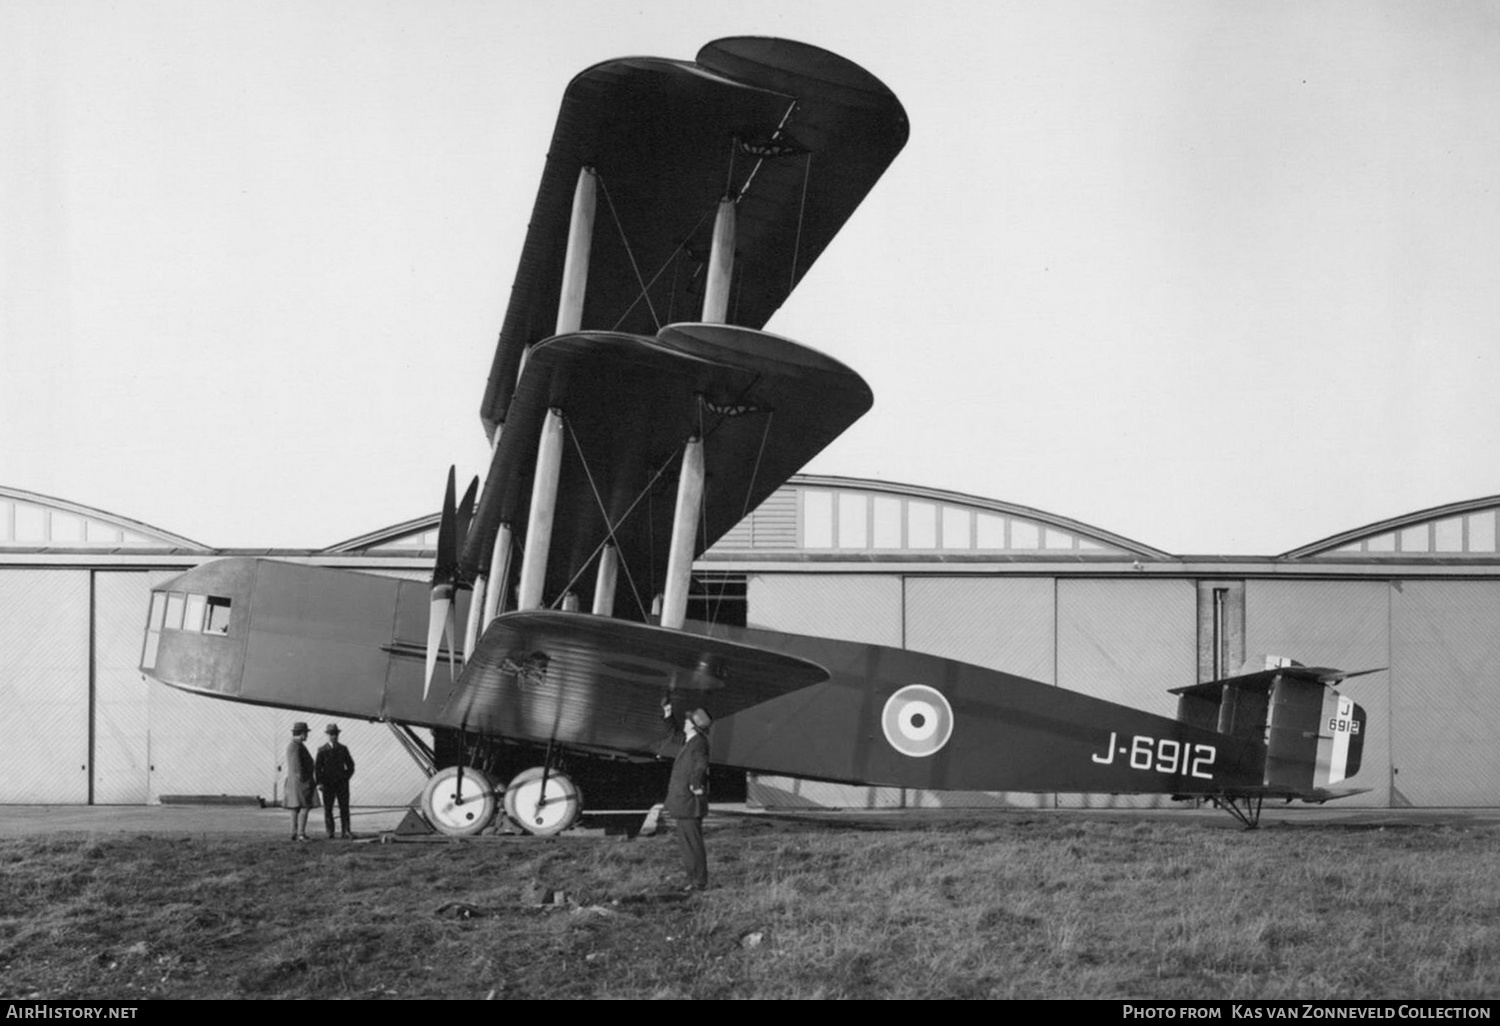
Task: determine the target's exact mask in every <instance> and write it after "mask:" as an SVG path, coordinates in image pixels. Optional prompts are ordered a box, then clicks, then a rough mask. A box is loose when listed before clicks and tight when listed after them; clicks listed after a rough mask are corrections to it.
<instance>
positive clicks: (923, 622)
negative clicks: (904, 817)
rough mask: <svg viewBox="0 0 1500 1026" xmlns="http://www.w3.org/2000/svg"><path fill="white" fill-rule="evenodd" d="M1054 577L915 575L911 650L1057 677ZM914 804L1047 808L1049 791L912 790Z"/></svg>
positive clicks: (910, 598)
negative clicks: (1036, 792)
mask: <svg viewBox="0 0 1500 1026" xmlns="http://www.w3.org/2000/svg"><path fill="white" fill-rule="evenodd" d="M1055 594H1056V582H1055V581H1054V580H1053V579H1052V578H1050V577H977V578H974V577H910V578H907V580H906V645H907V647H908V648H912V649H916V650H918V651H922V652H931V653H932V654H933V655H940V656H946V657H948V658H950V659H962V660H963V661H964V662H968V663H973V664H974V665H976V666H987V667H990V668H991V669H995V670H1005V671H1007V672H1009V673H1015V674H1019V675H1021V676H1023V677H1030V678H1031V679H1033V680H1040V681H1045V682H1047V683H1049V684H1050V683H1054V680H1053V677H1054V667H1055V665H1056V644H1055V640H1054V639H1055V638H1056V624H1055V622H1054V618H1053V610H1054V605H1055V601H1054V599H1055ZM906 804H907V805H908V806H911V807H913V808H974V807H979V808H1047V807H1051V805H1052V804H1053V798H1052V796H1051V795H1035V794H1022V793H1012V792H1007V791H908V792H907V794H906Z"/></svg>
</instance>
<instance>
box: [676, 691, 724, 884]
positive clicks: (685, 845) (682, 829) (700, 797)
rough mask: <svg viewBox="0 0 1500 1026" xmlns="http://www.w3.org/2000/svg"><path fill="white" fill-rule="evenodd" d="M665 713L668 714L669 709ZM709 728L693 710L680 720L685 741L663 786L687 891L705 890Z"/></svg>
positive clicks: (701, 712) (709, 722) (704, 715)
mask: <svg viewBox="0 0 1500 1026" xmlns="http://www.w3.org/2000/svg"><path fill="white" fill-rule="evenodd" d="M667 713H668V715H670V706H668V707H667ZM712 725H713V720H712V719H711V718H710V717H709V715H708V713H707V712H705V711H704V710H702V709H694V710H693V711H692V712H690V713H688V714H687V716H686V717H684V718H683V722H682V732H683V736H684V737H685V738H686V741H684V743H683V745H682V751H680V752H678V753H677V758H676V759H674V760H673V761H672V777H671V780H670V781H668V783H667V801H666V809H667V814H668V815H669V816H671V817H672V826H673V829H674V830H675V831H676V833H677V846H678V848H679V849H680V850H681V852H682V868H683V870H684V871H686V873H687V887H686V888H685V889H686V890H689V891H701V890H706V889H707V888H708V851H707V849H705V848H704V846H703V817H704V816H705V815H706V814H707V813H708V728H709V727H710V726H712Z"/></svg>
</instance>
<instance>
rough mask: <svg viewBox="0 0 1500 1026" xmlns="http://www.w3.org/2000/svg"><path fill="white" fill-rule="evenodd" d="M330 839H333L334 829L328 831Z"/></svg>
mask: <svg viewBox="0 0 1500 1026" xmlns="http://www.w3.org/2000/svg"><path fill="white" fill-rule="evenodd" d="M328 839H329V840H330V841H331V840H333V831H332V830H330V831H328Z"/></svg>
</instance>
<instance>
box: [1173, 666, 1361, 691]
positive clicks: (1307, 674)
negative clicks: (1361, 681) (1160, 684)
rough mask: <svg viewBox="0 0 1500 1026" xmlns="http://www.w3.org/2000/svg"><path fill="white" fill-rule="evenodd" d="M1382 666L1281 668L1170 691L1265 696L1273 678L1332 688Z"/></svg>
mask: <svg viewBox="0 0 1500 1026" xmlns="http://www.w3.org/2000/svg"><path fill="white" fill-rule="evenodd" d="M1384 669H1385V667H1384V666H1380V667H1376V668H1375V669H1373V670H1354V671H1352V672H1350V671H1346V670H1334V669H1330V668H1328V667H1323V666H1283V667H1280V668H1278V669H1275V670H1258V671H1256V672H1255V673H1246V674H1242V675H1240V676H1237V677H1222V678H1220V679H1219V680H1211V681H1207V682H1205V683H1203V684H1189V685H1188V686H1187V687H1181V688H1172V689H1171V690H1170V693H1171V694H1174V695H1205V696H1211V695H1217V694H1218V693H1219V692H1220V691H1221V690H1222V689H1224V688H1225V687H1235V688H1240V689H1242V690H1245V691H1250V692H1262V693H1264V692H1269V691H1270V690H1271V685H1272V684H1273V683H1274V682H1275V680H1276V678H1277V677H1286V678H1290V679H1292V680H1305V681H1308V682H1310V683H1314V684H1325V685H1333V684H1337V683H1339V682H1340V681H1344V680H1348V679H1350V678H1351V677H1364V676H1366V675H1368V674H1371V673H1380V672H1381V671H1383V670H1384Z"/></svg>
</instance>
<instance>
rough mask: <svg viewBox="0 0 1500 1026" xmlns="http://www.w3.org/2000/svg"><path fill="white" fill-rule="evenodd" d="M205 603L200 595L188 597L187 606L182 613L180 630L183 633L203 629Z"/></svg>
mask: <svg viewBox="0 0 1500 1026" xmlns="http://www.w3.org/2000/svg"><path fill="white" fill-rule="evenodd" d="M205 601H206V599H205V597H204V596H202V595H189V596H188V597H187V606H186V607H184V609H183V613H182V629H183V630H185V631H197V630H202V629H203V605H204V602H205Z"/></svg>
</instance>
